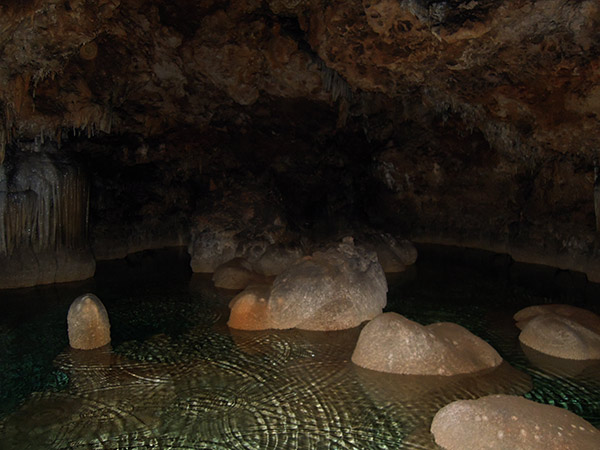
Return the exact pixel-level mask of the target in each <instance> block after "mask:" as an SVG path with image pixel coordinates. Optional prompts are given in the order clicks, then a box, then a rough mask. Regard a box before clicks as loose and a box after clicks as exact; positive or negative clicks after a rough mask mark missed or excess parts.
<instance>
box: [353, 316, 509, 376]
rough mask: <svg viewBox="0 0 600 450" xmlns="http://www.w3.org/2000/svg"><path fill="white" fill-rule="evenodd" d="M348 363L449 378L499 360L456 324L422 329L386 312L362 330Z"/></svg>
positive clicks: (434, 325) (483, 343)
mask: <svg viewBox="0 0 600 450" xmlns="http://www.w3.org/2000/svg"><path fill="white" fill-rule="evenodd" d="M352 362H353V363H354V364H356V365H358V366H361V367H365V368H367V369H371V370H377V371H379V372H390V373H398V374H405V375H444V376H450V375H458V374H465V373H472V372H478V371H480V370H484V369H489V368H492V367H496V366H498V365H500V363H502V358H501V357H500V355H499V354H498V353H497V352H496V350H494V349H493V348H492V347H491V346H490V345H489V344H488V343H486V342H485V341H483V340H482V339H480V338H479V337H477V336H475V335H474V334H472V333H471V332H469V331H468V330H466V329H465V328H463V327H461V326H460V325H457V324H454V323H449V322H442V323H434V324H431V325H427V326H423V325H420V324H418V323H416V322H413V321H411V320H408V319H407V318H405V317H403V316H401V315H400V314H396V313H393V312H390V313H385V314H381V315H379V316H377V317H376V318H375V319H373V320H372V321H371V322H369V323H368V324H367V325H366V326H365V327H364V328H363V330H362V332H361V334H360V337H359V338H358V342H357V343H356V348H355V349H354V353H353V354H352Z"/></svg>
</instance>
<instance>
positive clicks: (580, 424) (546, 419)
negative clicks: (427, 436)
mask: <svg viewBox="0 0 600 450" xmlns="http://www.w3.org/2000/svg"><path fill="white" fill-rule="evenodd" d="M431 432H432V433H433V435H434V437H435V442H436V443H437V444H438V445H440V446H441V447H443V448H445V449H447V450H472V449H485V448H489V449H492V448H493V449H507V450H508V449H511V450H513V449H523V450H525V449H527V450H534V449H540V450H550V449H556V450H559V449H560V450H563V449H577V450H588V449H589V450H594V449H598V448H600V431H598V430H597V429H596V428H595V427H594V426H592V425H591V424H590V423H588V422H586V421H585V420H583V419H582V418H581V417H578V416H577V415H575V414H573V413H572V412H570V411H567V410H565V409H562V408H558V407H556V406H550V405H542V404H539V403H536V402H533V401H531V400H527V399H525V398H522V397H515V396H510V395H492V396H487V397H483V398H480V399H477V400H459V401H456V402H453V403H450V404H449V405H447V406H445V407H443V408H442V409H440V410H439V411H438V413H437V414H436V415H435V417H434V418H433V422H432V424H431Z"/></svg>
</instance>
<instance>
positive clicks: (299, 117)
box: [0, 0, 600, 160]
mask: <svg viewBox="0 0 600 450" xmlns="http://www.w3.org/2000/svg"><path fill="white" fill-rule="evenodd" d="M599 25H600V6H599V5H598V2H597V1H595V0H588V1H565V0H538V1H526V0H512V1H511V0H504V1H492V0H479V1H477V0H472V1H426V0H363V1H362V2H361V1H355V0H353V1H342V0H334V1H323V0H268V1H258V0H232V1H216V0H215V1H210V0H203V1H199V0H175V1H159V0H152V1H142V0H99V1H87V0H66V1H65V0H60V1H58V0H52V1H41V0H27V1H23V0H18V1H9V0H5V1H4V2H2V6H0V55H1V57H0V117H1V119H2V121H1V125H0V135H1V136H0V138H1V139H2V142H3V144H6V143H10V142H11V141H13V140H15V139H34V138H42V139H44V138H45V139H50V140H54V141H57V142H60V141H62V140H65V139H68V137H69V136H72V135H73V134H84V135H88V136H104V135H125V134H136V135H140V136H143V137H155V136H169V135H170V134H169V133H171V135H172V133H174V130H182V129H188V130H193V133H195V135H196V136H201V135H203V134H207V135H210V133H218V132H219V130H221V131H222V132H224V133H225V134H228V135H231V134H236V133H241V134H245V133H247V132H248V131H255V130H256V129H260V128H261V127H263V126H265V123H266V122H267V121H269V120H272V119H273V118H281V117H286V119H287V120H288V121H289V126H288V127H287V131H286V133H290V134H291V135H298V136H307V138H306V139H317V140H318V139H319V138H318V136H319V135H331V134H332V133H336V132H338V133H339V132H343V131H344V130H345V129H350V128H352V127H354V128H361V127H362V128H363V129H364V133H365V134H366V135H367V138H368V139H369V140H374V141H376V142H380V143H382V144H383V143H385V142H388V141H389V140H390V139H394V138H395V137H397V135H398V133H400V131H399V130H406V124H407V123H415V124H419V126H420V127H424V128H425V129H428V128H431V127H435V126H436V124H437V125H438V126H439V124H440V123H442V124H445V123H449V124H450V125H449V127H450V128H451V129H454V130H457V133H459V132H469V133H472V132H473V130H475V131H476V132H477V133H480V134H481V135H482V136H483V137H484V138H485V140H486V141H487V142H488V143H489V145H491V146H492V147H493V148H495V149H497V150H498V151H501V152H504V153H506V154H511V155H513V157H515V158H528V157H531V156H532V155H535V154H538V153H540V152H542V153H544V152H551V153H556V152H558V153H569V154H580V155H583V156H584V157H585V158H586V159H589V160H592V159H593V158H594V157H595V155H594V152H595V151H596V149H598V148H599V144H600V142H599V141H600V125H599V121H598V114H600V82H599V77H600V26H599ZM279 122H281V120H279ZM276 133H278V131H277V130H275V131H273V134H276ZM403 133H404V134H405V135H406V134H407V132H406V131H403ZM408 134H410V133H408ZM308 136H313V137H310V138H309V137H308ZM315 136H316V137H315Z"/></svg>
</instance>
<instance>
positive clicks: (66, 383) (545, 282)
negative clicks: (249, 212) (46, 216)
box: [0, 245, 600, 450]
mask: <svg viewBox="0 0 600 450" xmlns="http://www.w3.org/2000/svg"><path fill="white" fill-rule="evenodd" d="M419 253H420V256H419V260H418V262H417V263H416V264H415V266H414V267H413V268H412V269H411V270H409V271H407V272H404V273H402V274H395V275H390V276H388V285H389V292H388V303H387V307H386V308H385V311H393V312H397V313H400V314H402V315H404V316H406V317H408V318H410V319H411V320H414V321H417V322H419V323H421V324H429V323H433V322H440V321H450V322H455V323H458V324H460V325H462V326H464V327H465V328H467V329H468V330H469V331H471V332H472V333H474V334H475V335H477V336H479V337H481V338H483V339H484V340H485V341H487V342H488V343H490V344H491V345H492V346H493V347H494V348H495V349H496V350H497V351H498V352H499V354H500V355H501V356H502V358H503V359H504V362H503V363H502V364H501V365H500V366H498V367H497V368H495V369H492V370H487V371H483V372H478V373H476V374H470V375H464V376H463V375H458V376H451V377H443V376H410V375H395V374H387V373H382V372H375V371H371V370H368V369H363V368H361V367H359V366H357V365H355V364H353V363H352V362H351V360H350V357H351V355H352V351H353V349H354V346H355V344H356V341H357V338H358V335H359V333H360V329H361V327H358V328H353V329H350V330H344V331H328V332H319V331H302V330H297V329H293V330H284V331H282V330H267V331H239V330H234V329H230V328H229V327H228V326H227V324H226V322H227V319H228V315H229V310H228V307H227V304H228V302H229V301H230V300H231V298H232V296H233V295H234V294H235V292H232V291H225V290H222V289H217V288H215V287H214V285H213V283H212V281H211V279H210V276H206V275H201V274H193V275H192V274H191V273H190V271H189V256H187V254H186V253H185V250H181V251H178V250H176V249H175V250H169V251H149V252H143V253H139V254H135V255H130V256H129V257H128V258H126V259H124V260H118V261H106V262H102V263H99V264H98V268H97V271H96V276H95V277H94V279H91V280H87V281H83V282H78V283H67V284H59V285H52V286H45V287H37V288H30V289H21V290H5V291H2V292H1V294H0V300H1V301H2V303H3V305H5V306H4V310H5V313H4V314H3V315H2V316H1V317H0V386H1V390H0V448H2V449H3V450H5V449H6V450H8V449H96V448H97V449H149V448H160V449H190V450H191V449H371V448H373V449H425V448H437V447H436V444H435V443H434V440H433V437H432V435H431V433H430V432H429V427H430V424H431V420H432V418H433V416H434V414H435V413H436V412H437V411H438V410H439V409H440V408H442V407H443V406H445V405H447V404H448V403H450V402H452V401H454V400H458V399H474V398H477V397H481V396H484V395H488V394H512V395H517V396H523V397H524V398H527V399H530V400H533V401H535V402H539V403H543V404H549V405H555V406H559V407H561V408H566V409H568V410H570V411H572V412H574V413H575V414H577V415H578V416H580V417H582V418H584V419H586V420H587V421H589V422H590V423H591V424H593V425H594V426H596V427H597V426H598V425H600V365H599V364H598V363H597V362H596V363H591V362H589V361H586V362H573V361H571V362H570V363H568V364H566V365H564V364H563V365H561V364H558V363H557V360H552V358H547V357H543V356H542V355H539V354H538V355H536V354H535V353H532V352H531V351H529V352H526V351H524V350H523V348H522V347H521V346H520V345H519V340H518V338H517V337H518V334H519V330H518V329H517V327H516V326H515V324H514V320H513V318H512V316H513V314H514V313H516V312H517V311H518V310H520V309H522V308H524V307H526V306H529V305H538V304H548V303H566V304H571V305H576V306H580V307H584V308H586V309H589V310H592V311H595V312H599V311H598V306H597V302H595V301H594V299H595V298H596V297H597V295H598V292H599V290H598V287H597V286H596V285H594V284H592V283H587V282H586V281H585V277H581V276H580V274H577V273H572V272H567V271H559V270H555V269H551V268H549V267H544V266H533V265H525V264H518V263H514V262H512V261H510V258H508V257H506V256H505V255H504V256H503V255H496V254H493V253H488V252H483V251H474V250H473V251H471V250H465V249H457V248H454V249H453V248H450V247H442V246H426V245H421V246H419ZM84 292H94V293H95V294H96V295H98V297H99V298H100V299H101V300H102V302H103V303H104V305H105V306H106V309H107V311H108V314H109V317H110V322H111V334H112V342H111V344H110V345H109V346H105V347H102V348H100V349H96V350H85V351H84V350H74V349H70V348H69V344H68V338H67V324H66V317H67V310H68V308H69V305H70V303H71V302H72V301H73V299H74V298H75V297H77V296H79V295H81V294H82V293H84Z"/></svg>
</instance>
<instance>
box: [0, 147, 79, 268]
mask: <svg viewBox="0 0 600 450" xmlns="http://www.w3.org/2000/svg"><path fill="white" fill-rule="evenodd" d="M21 159H22V160H21V161H20V163H19V165H18V166H17V167H16V168H15V169H14V170H12V171H11V170H8V168H7V167H6V165H4V166H2V167H1V168H0V254H2V255H6V256H10V255H11V254H13V252H15V251H16V250H18V249H20V248H27V249H31V250H33V251H34V252H35V253H41V252H44V251H57V250H61V249H65V250H68V249H77V248H81V247H82V246H84V245H85V243H86V241H87V221H88V198H89V184H88V181H87V179H86V177H85V175H84V173H83V171H82V169H81V168H79V167H77V166H75V165H73V164H72V163H69V162H65V161H60V160H53V158H51V157H50V156H49V155H48V154H45V153H27V154H24V155H21Z"/></svg>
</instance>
